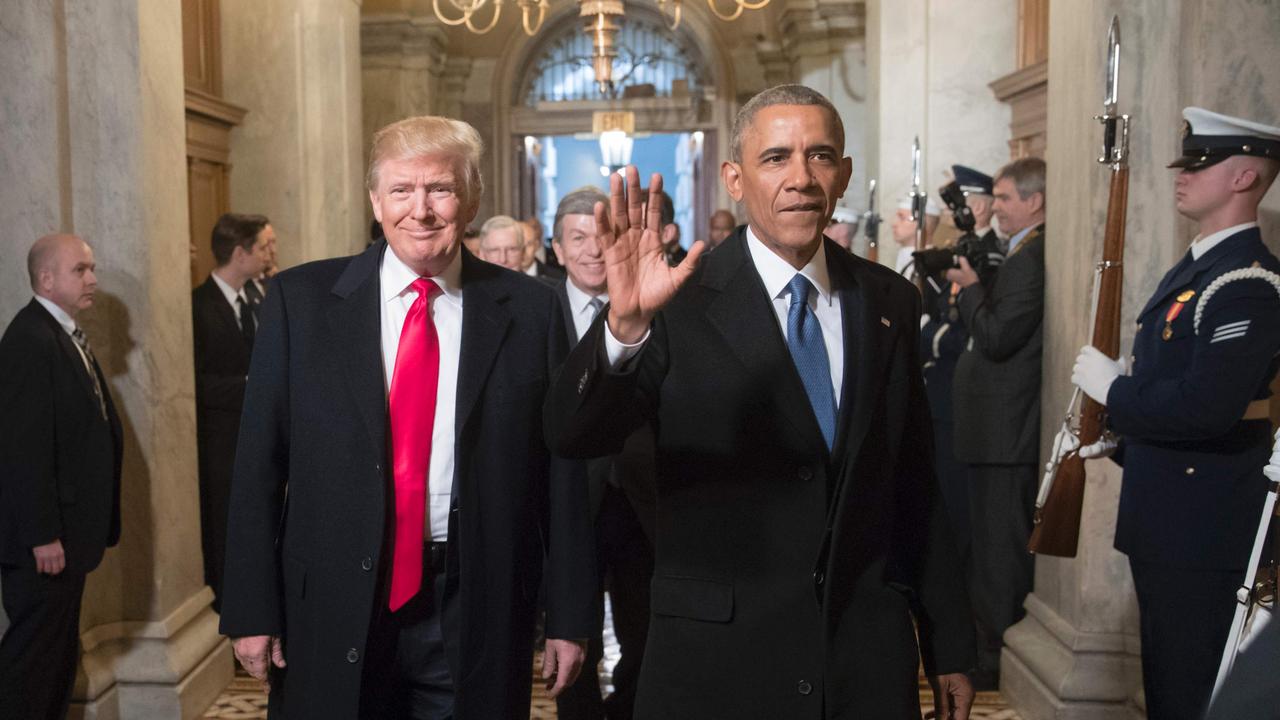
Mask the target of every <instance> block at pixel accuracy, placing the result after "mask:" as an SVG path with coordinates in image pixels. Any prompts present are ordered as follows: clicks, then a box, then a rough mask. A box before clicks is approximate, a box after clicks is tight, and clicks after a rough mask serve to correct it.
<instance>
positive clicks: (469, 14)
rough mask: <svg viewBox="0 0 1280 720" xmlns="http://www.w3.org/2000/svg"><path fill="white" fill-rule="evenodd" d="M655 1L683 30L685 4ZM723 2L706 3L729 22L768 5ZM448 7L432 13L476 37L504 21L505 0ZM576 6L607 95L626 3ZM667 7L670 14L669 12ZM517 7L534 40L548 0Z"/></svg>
mask: <svg viewBox="0 0 1280 720" xmlns="http://www.w3.org/2000/svg"><path fill="white" fill-rule="evenodd" d="M656 1H657V3H658V11H659V12H660V13H661V14H662V17H663V18H664V19H669V22H670V24H669V25H668V26H667V27H668V28H670V29H671V30H675V29H676V28H678V27H680V18H681V7H680V3H681V2H682V0H656ZM722 1H723V0H707V7H708V8H709V9H710V10H711V13H712V14H713V15H715V16H716V17H718V18H720V19H721V20H724V21H726V22H732V21H733V20H737V19H738V17H739V16H741V15H742V11H743V10H759V9H760V8H763V7H764V6H766V5H768V4H769V0H755V1H754V2H752V0H732V3H733V6H732V8H731V9H730V10H729V11H728V12H724V11H722V10H721V9H720V7H719V5H717V2H722ZM445 3H446V4H447V5H448V6H449V7H451V8H452V12H454V13H456V15H454V16H453V17H447V16H446V15H445V13H443V12H441V9H440V0H431V9H432V10H434V11H435V14H436V17H437V18H439V19H440V22H442V23H444V24H445V25H450V26H454V27H457V26H459V25H461V26H464V27H466V28H467V29H468V30H470V31H471V32H473V33H476V34H477V35H483V34H484V33H487V32H489V31H490V30H492V29H493V28H494V26H496V25H497V24H498V18H500V17H502V3H503V0H445ZM577 3H578V18H579V19H580V20H581V21H582V29H583V32H585V33H586V34H587V36H588V37H590V38H591V46H592V56H591V64H592V68H593V69H594V71H595V77H596V82H597V83H599V84H600V89H601V92H607V90H608V89H609V88H611V87H613V59H614V58H615V57H617V55H618V51H617V49H616V48H615V47H614V36H616V35H617V33H618V30H619V28H620V27H621V26H622V25H621V24H622V19H623V17H624V16H625V15H626V8H625V7H624V6H623V0H577ZM668 5H669V6H670V11H668ZM486 6H492V8H493V10H492V13H493V14H492V15H491V16H490V17H489V22H488V23H487V24H485V25H484V26H480V25H477V24H476V22H477V19H478V16H477V13H480V12H482V11H484V9H485V7H486ZM516 6H517V7H519V8H520V23H521V25H522V26H523V27H524V32H525V34H526V35H528V36H529V37H533V36H534V35H535V34H536V33H537V32H538V30H540V29H541V28H542V22H543V21H544V20H546V19H547V8H549V7H550V3H549V2H548V0H516ZM668 13H670V14H668Z"/></svg>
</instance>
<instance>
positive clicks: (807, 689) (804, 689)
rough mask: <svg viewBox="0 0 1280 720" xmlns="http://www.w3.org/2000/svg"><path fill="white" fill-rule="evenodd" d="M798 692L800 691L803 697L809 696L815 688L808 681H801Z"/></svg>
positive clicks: (797, 687)
mask: <svg viewBox="0 0 1280 720" xmlns="http://www.w3.org/2000/svg"><path fill="white" fill-rule="evenodd" d="M796 690H798V691H800V694H801V695H808V694H809V693H811V692H813V686H812V685H810V684H809V681H808V680H801V681H800V684H799V685H797V686H796Z"/></svg>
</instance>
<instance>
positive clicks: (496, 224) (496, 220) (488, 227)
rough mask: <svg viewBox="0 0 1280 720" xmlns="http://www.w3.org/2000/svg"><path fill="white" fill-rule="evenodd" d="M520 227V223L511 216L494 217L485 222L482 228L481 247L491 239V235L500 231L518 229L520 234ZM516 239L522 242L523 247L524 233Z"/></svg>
mask: <svg viewBox="0 0 1280 720" xmlns="http://www.w3.org/2000/svg"><path fill="white" fill-rule="evenodd" d="M519 227H520V223H519V222H517V221H516V219H515V218H513V217H511V216H509V215H494V216H493V217H491V218H489V219H488V220H485V221H484V224H483V225H481V226H480V245H481V246H483V245H484V241H485V238H487V237H489V234H490V233H493V232H496V231H499V230H506V229H508V228H516V230H517V232H519ZM516 238H517V239H518V240H519V241H520V244H521V245H523V244H524V234H523V233H521V234H519V235H517V236H516Z"/></svg>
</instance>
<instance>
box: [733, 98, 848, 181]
mask: <svg viewBox="0 0 1280 720" xmlns="http://www.w3.org/2000/svg"><path fill="white" fill-rule="evenodd" d="M774 105H816V106H818V107H820V108H823V109H825V110H826V111H827V112H828V113H830V114H831V120H832V121H833V122H834V124H835V129H836V142H837V143H838V144H839V146H840V150H841V151H843V150H844V121H842V120H841V119H840V113H839V112H837V111H836V106H835V105H832V104H831V101H830V100H828V99H827V98H826V96H825V95H823V94H822V93H820V92H818V91H817V90H814V89H813V88H810V87H806V86H804V85H775V86H773V87H771V88H769V89H768V90H764V91H762V92H760V93H758V94H757V95H756V96H755V97H753V98H751V99H750V100H748V101H747V104H746V105H743V106H742V109H741V110H738V115H737V117H735V118H734V119H733V134H732V135H731V136H730V140H729V157H730V159H732V160H733V161H734V162H736V163H740V162H742V136H743V135H744V134H745V133H746V132H747V129H748V128H750V127H751V123H752V122H754V121H755V119H756V113H758V112H760V111H761V110H763V109H765V108H767V107H773V106H774Z"/></svg>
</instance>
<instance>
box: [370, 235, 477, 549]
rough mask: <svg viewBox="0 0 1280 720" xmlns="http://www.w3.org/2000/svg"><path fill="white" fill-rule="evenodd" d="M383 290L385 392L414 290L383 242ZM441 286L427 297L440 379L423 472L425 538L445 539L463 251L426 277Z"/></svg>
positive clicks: (407, 273)
mask: <svg viewBox="0 0 1280 720" xmlns="http://www.w3.org/2000/svg"><path fill="white" fill-rule="evenodd" d="M378 279H379V282H380V287H381V289H382V305H381V308H382V309H381V313H380V314H381V318H382V367H383V371H384V374H383V387H384V388H385V389H386V391H387V393H388V396H389V394H390V390H391V378H392V377H393V376H394V375H395V369H396V351H397V350H398V349H399V347H400V331H401V330H402V329H404V319H405V316H406V315H408V314H409V308H410V307H411V306H412V305H413V301H414V300H417V299H418V293H417V292H415V291H414V289H413V281H415V280H417V279H418V274H417V273H415V272H414V271H413V270H411V269H409V266H408V265H405V264H404V263H403V262H402V261H401V260H400V258H398V257H396V254H395V252H394V251H393V250H392V249H391V248H390V246H388V247H387V250H386V252H384V253H383V254H382V267H381V269H380V270H379V271H378ZM431 280H433V281H434V282H435V283H436V284H437V285H439V286H440V289H441V290H442V291H443V292H441V293H439V294H437V295H436V296H435V298H434V299H433V300H432V301H431V319H432V321H433V322H435V325H436V335H437V336H439V338H440V381H439V385H437V390H436V417H435V426H434V428H433V430H432V432H431V465H430V470H428V471H427V493H428V495H427V518H428V524H427V532H428V533H429V535H430V537H429V539H430V540H434V541H436V542H444V540H445V539H446V538H447V537H448V535H449V501H450V495H451V493H452V492H453V468H454V457H453V450H454V430H455V428H454V425H455V424H456V420H457V411H456V408H457V400H458V358H459V356H460V355H461V352H462V253H461V252H459V253H457V254H456V255H454V258H453V262H451V263H449V266H448V267H447V268H445V270H444V272H443V273H441V274H439V275H437V276H435V277H433V278H431Z"/></svg>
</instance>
